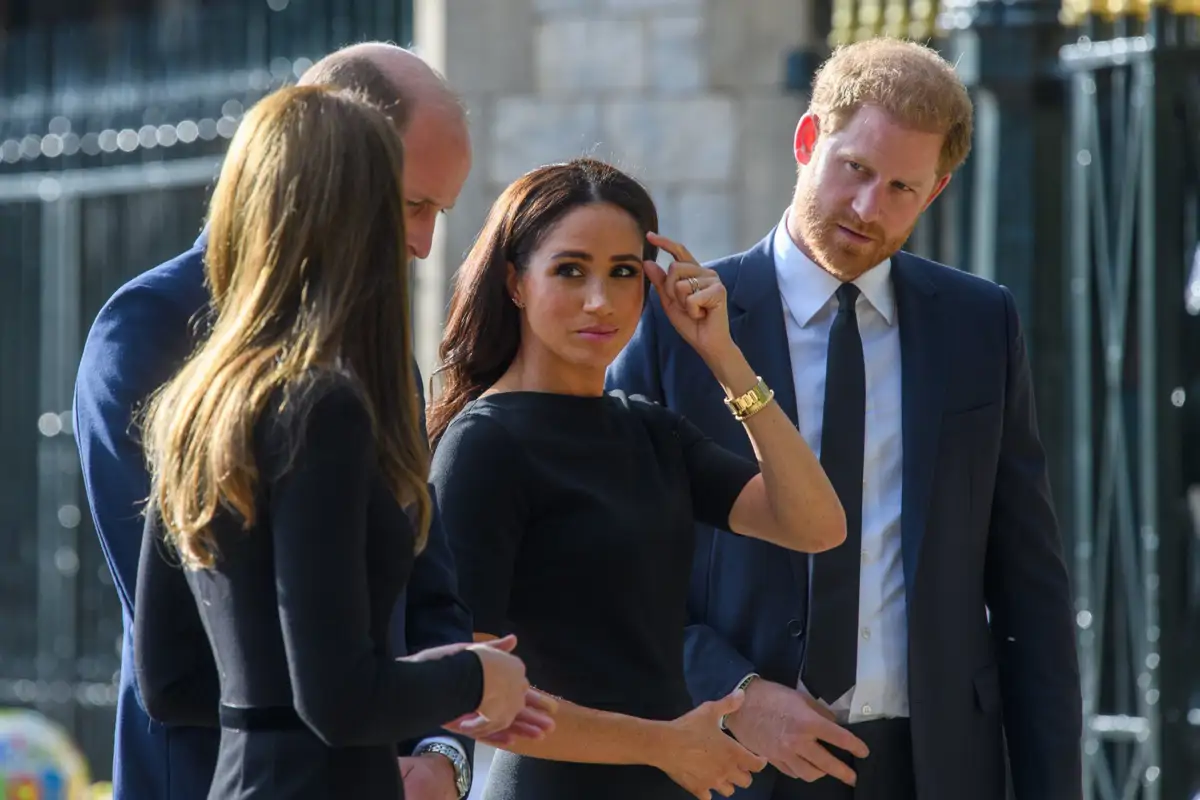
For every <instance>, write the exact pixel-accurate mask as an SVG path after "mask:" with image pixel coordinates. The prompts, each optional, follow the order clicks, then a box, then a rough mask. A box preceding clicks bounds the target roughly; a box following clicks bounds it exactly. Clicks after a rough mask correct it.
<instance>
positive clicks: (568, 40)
mask: <svg viewBox="0 0 1200 800" xmlns="http://www.w3.org/2000/svg"><path fill="white" fill-rule="evenodd" d="M415 5H416V8H415V22H416V45H417V48H418V49H419V50H420V51H421V52H422V54H423V55H424V56H425V57H427V58H429V59H430V60H431V61H432V62H433V63H434V64H436V65H437V66H438V67H439V68H440V69H441V70H442V71H443V72H444V73H445V75H446V77H447V78H448V79H449V80H450V82H451V83H452V84H453V85H454V87H455V88H456V89H457V90H458V91H459V92H460V93H461V94H462V96H463V99H464V100H465V102H466V104H467V106H468V108H469V109H470V115H471V129H472V139H473V142H474V147H475V163H474V168H473V169H472V174H471V178H470V180H469V181H468V184H467V187H466V189H465V190H464V192H463V196H462V198H461V199H460V202H459V204H458V206H457V207H456V208H455V209H454V211H453V212H452V213H451V214H450V215H449V216H448V217H447V218H446V220H445V221H444V222H443V223H442V225H441V226H440V227H441V233H440V236H439V241H438V243H437V245H436V247H435V251H434V253H433V254H432V255H431V257H430V259H429V261H428V262H427V263H425V264H423V265H421V267H420V272H419V275H418V297H419V310H418V328H417V331H418V334H417V339H418V351H419V358H420V360H421V362H422V367H424V368H425V369H426V370H428V369H429V367H430V366H432V365H433V363H434V361H435V354H436V343H437V340H438V338H439V337H440V333H441V323H442V320H443V315H444V309H445V305H446V302H447V300H448V294H447V288H448V281H449V277H450V275H451V274H452V273H453V271H454V269H455V268H456V267H457V266H458V263H459V261H460V260H461V258H462V255H463V254H464V253H465V252H466V250H467V249H469V247H470V246H471V243H472V241H473V239H474V236H475V234H476V233H477V232H478V230H479V228H480V226H481V225H482V223H483V219H484V216H485V215H486V213H487V209H488V208H489V206H490V205H491V203H492V201H493V200H494V199H495V198H496V196H497V195H498V194H499V192H500V191H501V190H502V189H503V188H504V186H505V185H507V184H508V183H509V182H510V181H512V180H513V179H515V178H517V177H519V176H520V175H521V174H523V173H524V172H526V171H527V170H529V169H531V168H533V167H536V166H538V165H541V164H545V163H548V162H551V161H555V160H561V159H567V158H571V157H573V156H578V155H581V154H592V155H595V156H597V157H601V158H604V159H606V160H610V161H612V162H613V163H615V164H616V165H618V166H620V167H622V168H624V169H626V170H627V171H629V172H630V173H631V174H633V175H634V176H636V177H637V178H639V179H640V180H642V181H643V182H644V183H645V184H646V185H647V187H648V188H649V189H650V190H651V192H652V194H653V196H654V198H655V200H656V201H657V203H658V206H659V214H660V218H661V222H662V224H661V229H662V233H663V234H664V235H667V236H671V237H672V238H676V239H679V240H680V241H682V242H684V243H685V244H686V245H687V246H688V247H689V248H690V249H691V250H692V252H693V253H694V254H696V256H697V257H699V258H701V259H709V258H715V257H718V256H721V255H725V254H728V253H732V252H736V251H738V250H742V249H745V248H747V247H750V246H751V245H753V244H754V243H755V242H757V241H758V240H759V239H760V238H762V236H763V235H765V234H766V233H767V231H768V230H769V229H770V228H771V227H772V226H773V225H774V224H775V223H776V222H777V221H778V219H779V216H780V214H781V213H782V211H783V209H784V207H785V205H786V202H787V200H788V199H789V197H790V195H791V190H792V186H793V181H794V177H795V167H794V162H793V161H792V156H791V140H792V134H793V131H794V129H795V125H796V120H797V119H798V118H799V116H800V114H801V113H802V111H803V98H802V97H800V96H797V95H794V94H788V93H786V92H785V91H784V90H783V88H782V85H783V76H784V60H785V57H786V54H787V53H788V51H789V50H791V49H793V48H796V47H800V46H804V45H807V44H808V43H809V41H808V40H809V37H810V35H811V32H810V30H809V28H810V24H809V16H808V15H809V8H810V7H811V3H810V2H808V1H807V0H416V3H415Z"/></svg>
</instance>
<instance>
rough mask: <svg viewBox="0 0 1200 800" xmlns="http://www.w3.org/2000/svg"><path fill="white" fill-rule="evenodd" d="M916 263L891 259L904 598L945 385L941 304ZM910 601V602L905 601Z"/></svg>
mask: <svg viewBox="0 0 1200 800" xmlns="http://www.w3.org/2000/svg"><path fill="white" fill-rule="evenodd" d="M919 269H920V267H919V264H918V263H916V262H915V261H914V260H913V258H912V257H911V256H909V255H907V254H905V253H903V252H901V253H897V254H896V255H895V256H894V257H893V259H892V283H893V286H894V287H895V292H896V313H897V318H898V323H899V325H900V375H901V386H902V389H901V414H902V420H903V421H902V436H903V443H904V444H903V447H904V465H903V490H902V499H901V512H900V538H901V548H902V551H903V557H904V584H905V587H906V589H907V591H908V596H909V597H910V598H911V597H912V596H913V590H914V588H915V586H916V584H915V582H914V581H915V579H916V574H917V565H918V563H919V561H920V554H921V542H922V539H923V537H924V534H925V523H926V520H927V517H928V512H929V495H930V491H931V489H932V486H933V468H934V463H935V461H936V459H937V445H938V434H939V430H940V424H941V418H942V404H943V399H944V389H945V359H944V354H943V349H942V342H943V338H942V337H943V332H942V317H941V308H940V306H939V303H938V299H937V292H936V289H935V287H934V286H933V284H932V283H931V282H930V280H929V278H928V277H927V276H926V275H922V274H920V272H919ZM910 602H911V600H910Z"/></svg>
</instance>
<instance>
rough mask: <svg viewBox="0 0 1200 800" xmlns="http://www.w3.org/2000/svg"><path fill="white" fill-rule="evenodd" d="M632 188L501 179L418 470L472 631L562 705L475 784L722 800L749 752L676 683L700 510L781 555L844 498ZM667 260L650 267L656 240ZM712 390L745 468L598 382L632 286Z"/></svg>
mask: <svg viewBox="0 0 1200 800" xmlns="http://www.w3.org/2000/svg"><path fill="white" fill-rule="evenodd" d="M657 224H658V223H657V215H656V212H655V208H654V205H653V202H652V201H651V200H650V198H649V196H648V195H647V194H646V192H645V190H644V189H643V188H642V187H641V186H640V185H638V184H637V183H636V182H635V181H634V180H632V179H631V178H629V177H628V176H626V175H624V174H622V173H621V172H619V171H617V170H615V169H613V168H612V167H610V166H608V165H605V164H603V163H600V162H598V161H594V160H590V159H583V160H578V161H573V162H571V163H568V164H559V165H553V166H548V167H543V168H541V169H538V170H535V171H533V172H532V173H530V174H528V175H526V176H525V177H523V178H521V179H520V180H519V181H517V182H516V183H515V184H513V185H512V186H510V187H509V188H508V190H507V191H505V193H504V194H503V195H502V196H501V197H500V199H499V200H498V201H497V202H496V204H495V205H494V206H493V208H492V212H491V215H490V217H489V219H488V221H487V223H486V225H485V227H484V229H483V231H482V233H481V234H480V236H479V239H478V240H477V242H476V244H475V247H474V249H473V250H472V251H471V253H470V255H468V257H467V260H466V262H465V263H464V264H463V266H462V268H461V270H460V271H459V273H458V276H457V281H456V284H455V290H454V295H453V299H452V300H451V306H450V315H449V321H448V323H447V327H446V332H445V336H444V339H443V341H442V347H441V355H442V359H443V363H444V368H443V370H442V376H443V383H442V392H441V394H440V396H439V397H438V398H437V399H436V400H435V402H434V403H433V404H432V406H431V407H430V409H429V414H428V418H429V428H430V435H431V438H432V440H433V441H434V446H435V451H434V459H433V466H432V470H431V483H432V485H433V486H434V489H435V491H436V493H437V497H438V502H439V511H440V512H441V514H442V521H443V524H444V525H445V528H446V533H447V536H448V537H449V539H450V542H451V546H452V548H453V549H454V551H455V559H456V563H457V567H458V572H459V586H460V590H461V592H462V594H463V597H464V599H465V600H466V601H467V603H468V605H470V606H471V608H472V612H473V613H474V616H475V628H476V631H477V634H476V636H477V638H478V639H480V640H487V639H489V638H492V637H496V636H503V635H507V634H512V633H516V634H517V635H518V636H519V637H520V640H521V655H522V657H523V658H524V659H525V662H526V664H527V666H528V670H529V678H530V681H531V682H532V683H533V685H534V686H535V687H536V688H538V689H540V690H542V691H544V692H548V693H550V694H552V695H555V696H558V697H559V698H560V699H561V703H560V706H559V710H558V714H557V716H556V720H555V722H556V728H555V730H554V731H553V732H552V733H551V734H550V735H548V736H547V737H546V738H545V739H543V740H541V741H536V742H520V743H517V744H516V745H510V746H506V750H507V752H498V753H497V755H496V759H495V761H494V762H493V765H492V768H491V774H490V778H489V782H488V788H487V792H486V794H485V798H486V800H564V799H565V798H570V800H589V799H590V798H595V799H596V800H617V799H619V800H669V798H677V797H690V796H692V795H694V796H696V797H701V798H706V797H709V796H710V792H717V793H720V794H722V795H729V794H731V793H732V792H733V791H734V787H735V786H746V785H748V784H749V782H750V780H751V778H752V773H753V772H755V771H757V770H759V769H761V768H762V767H763V766H764V762H763V760H762V759H760V758H758V757H757V756H755V755H754V754H753V753H751V752H750V751H748V750H746V749H744V748H743V747H741V745H739V744H738V743H737V742H736V741H735V740H734V739H732V738H731V737H728V736H726V735H725V734H724V733H722V732H721V730H720V728H719V721H720V718H721V717H722V715H724V714H728V713H730V712H732V711H734V710H735V709H736V708H737V707H738V706H739V705H740V703H741V696H740V693H738V692H735V693H733V694H731V695H730V696H729V697H727V698H725V699H723V700H721V701H719V702H716V703H706V704H704V705H702V706H700V707H699V708H697V709H694V710H693V704H692V701H691V699H690V697H689V695H688V691H687V687H686V685H685V682H684V675H683V633H684V627H685V624H686V618H685V603H686V596H687V585H688V581H689V578H690V574H691V561H692V553H693V524H694V522H695V521H696V520H700V521H703V522H704V523H707V524H710V525H716V526H719V527H722V528H727V529H731V530H733V531H736V532H739V533H742V534H745V535H747V536H754V537H758V538H761V539H766V540H768V541H771V542H774V543H776V544H779V545H782V546H784V547H788V548H791V549H794V550H801V551H809V552H816V551H820V550H823V549H827V548H830V547H833V546H836V545H837V544H838V543H839V542H841V541H842V540H843V539H844V538H845V518H844V514H843V513H842V508H841V505H840V504H839V502H838V499H837V496H836V495H835V493H834V490H833V488H832V487H831V486H830V484H829V482H828V480H827V479H826V477H825V474H824V472H822V470H821V467H820V465H819V463H818V461H817V459H816V457H815V456H814V455H813V453H812V451H811V450H809V448H808V446H807V445H806V444H805V443H804V440H803V439H802V438H801V436H800V434H799V433H798V432H797V430H796V428H795V427H794V426H793V425H792V424H791V423H790V422H789V421H788V419H787V417H786V416H785V415H784V414H783V413H782V412H781V411H780V410H779V408H778V407H777V406H776V405H775V404H774V403H772V402H771V400H770V398H771V394H770V390H769V389H768V388H767V387H765V386H763V385H762V383H761V381H760V380H759V379H758V378H757V377H756V376H755V374H754V372H753V371H752V370H751V368H750V366H749V365H748V364H747V362H746V359H745V358H744V357H743V356H742V354H741V352H740V351H739V350H738V348H737V346H736V345H735V344H734V343H733V341H732V340H731V338H730V334H729V324H728V319H727V317H726V308H725V290H724V287H723V286H722V285H721V282H720V280H719V279H718V278H717V276H716V275H715V273H713V272H712V271H710V270H706V269H702V268H701V267H699V266H698V265H696V263H695V261H694V259H692V258H691V256H690V255H689V254H688V253H687V251H686V250H685V249H684V248H683V247H682V246H680V245H677V244H675V243H673V242H671V241H670V240H668V239H665V238H663V237H661V236H658V235H657V234H655V233H654V231H655V230H656V228H657ZM656 246H658V247H662V248H663V249H665V250H667V251H668V252H669V253H670V254H671V255H673V256H674V257H675V259H676V261H675V263H674V264H673V265H672V266H671V268H670V270H669V271H664V270H662V269H661V268H660V267H659V266H658V265H657V264H656V263H655V262H654V259H655V257H656V256H657V247H656ZM647 278H648V279H649V283H652V284H653V286H654V289H655V290H656V291H657V292H658V293H659V295H660V297H661V298H662V300H663V305H664V307H665V309H666V312H667V314H668V315H669V317H670V319H671V321H672V322H673V323H674V325H675V327H676V328H677V329H678V331H679V333H680V334H681V335H682V336H683V337H684V338H685V339H686V340H687V341H688V342H689V343H691V345H692V346H693V347H694V348H695V349H696V351H697V353H698V354H699V355H700V356H701V357H702V358H703V359H704V361H705V362H706V363H707V364H708V366H709V367H710V368H711V369H712V373H713V377H714V379H715V380H717V381H718V382H719V383H720V384H721V385H722V386H723V387H725V389H726V393H727V395H728V397H729V404H730V410H731V412H733V413H734V416H735V417H737V418H738V419H740V420H741V421H742V422H743V424H744V425H745V427H746V431H747V433H748V434H749V436H750V439H751V440H752V442H753V444H754V447H755V450H756V452H757V454H758V456H759V461H760V463H754V462H749V461H745V460H743V459H741V458H739V457H737V456H735V455H733V454H731V453H729V452H727V451H725V450H723V449H722V448H720V447H718V446H717V445H716V444H714V443H713V442H712V441H711V440H709V439H707V438H706V437H705V436H704V435H703V434H701V433H700V432H699V431H698V430H697V429H696V428H695V427H694V426H693V425H691V424H690V423H688V422H687V421H686V420H684V419H682V418H680V417H679V416H677V415H676V414H675V413H673V412H671V411H669V410H667V409H665V408H662V407H660V406H657V405H653V404H651V403H649V402H647V401H644V400H642V399H639V398H636V397H625V396H624V395H622V394H620V393H617V392H613V393H608V394H606V393H605V392H604V379H605V370H606V368H607V367H608V366H609V364H610V363H611V362H612V361H613V359H614V358H615V357H616V356H617V354H618V353H619V352H620V350H621V348H622V347H623V346H624V345H625V344H626V343H627V342H628V341H629V339H630V337H631V336H632V335H633V332H634V329H635V327H636V326H637V324H638V319H639V317H640V315H641V312H642V306H643V303H644V302H645V299H646V292H647V291H649V286H648V282H647Z"/></svg>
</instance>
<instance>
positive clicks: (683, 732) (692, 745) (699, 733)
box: [654, 691, 767, 800]
mask: <svg viewBox="0 0 1200 800" xmlns="http://www.w3.org/2000/svg"><path fill="white" fill-rule="evenodd" d="M743 699H744V694H743V693H742V692H740V691H738V692H733V693H731V694H729V695H728V696H726V697H723V698H722V699H720V700H715V701H712V702H708V703H703V704H702V705H700V706H699V707H697V708H696V709H694V710H693V711H691V712H689V713H687V714H685V715H683V716H682V717H680V718H679V719H677V720H675V721H673V722H671V723H669V724H668V726H667V730H668V731H670V733H669V735H668V737H667V741H665V742H664V743H663V746H662V748H661V751H660V752H659V753H658V755H657V758H656V759H655V762H656V763H655V764H654V766H656V767H658V768H659V769H661V770H662V771H663V772H665V773H667V775H669V776H670V777H671V780H673V781H675V782H676V783H677V784H679V785H680V786H682V787H683V788H684V789H687V790H688V791H689V792H691V793H692V794H693V795H695V796H696V797H698V798H700V800H711V798H712V793H713V792H716V793H717V794H719V795H721V796H722V797H729V796H730V795H732V794H733V793H734V791H736V789H737V788H739V787H740V788H743V789H744V788H746V787H747V786H749V785H750V782H751V780H753V777H754V773H755V772H758V771H760V770H762V769H763V768H764V767H766V765H767V760H766V759H765V758H761V757H759V756H756V755H755V754H754V753H752V752H750V751H749V750H747V749H746V748H745V747H743V746H742V745H740V744H738V743H737V742H736V741H734V740H733V739H731V738H729V737H728V736H726V735H725V734H724V732H722V731H721V727H720V721H721V717H722V716H723V715H725V714H730V713H733V712H734V711H736V710H737V709H738V708H740V707H741V705H742V701H743Z"/></svg>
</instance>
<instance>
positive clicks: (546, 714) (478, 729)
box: [402, 636, 558, 747]
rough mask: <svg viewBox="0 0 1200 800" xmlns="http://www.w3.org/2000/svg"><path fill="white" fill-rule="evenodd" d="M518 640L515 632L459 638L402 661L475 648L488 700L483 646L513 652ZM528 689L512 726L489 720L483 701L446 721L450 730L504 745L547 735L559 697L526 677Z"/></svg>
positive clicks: (508, 652) (437, 656)
mask: <svg viewBox="0 0 1200 800" xmlns="http://www.w3.org/2000/svg"><path fill="white" fill-rule="evenodd" d="M516 645H517V640H516V637H514V636H506V637H504V638H503V639H493V640H490V642H486V643H481V644H472V643H470V642H458V643H455V644H444V645H442V646H437V648H428V649H427V650H421V651H420V652H416V654H414V655H410V656H406V657H404V658H402V661H433V660H437V658H445V657H446V656H451V655H454V654H456V652H461V651H462V650H473V651H474V652H475V655H476V656H479V657H480V661H482V662H484V699H485V702H486V700H487V670H488V661H486V660H485V655H480V652H479V649H480V648H491V649H493V650H499V651H500V652H504V654H510V652H511V651H512V650H514V649H515V648H516ZM509 658H512V660H514V661H516V662H517V663H520V664H521V676H522V680H524V663H523V662H521V660H520V658H517V657H516V656H511V655H510V656H509ZM524 685H526V692H524V704H523V706H522V708H521V710H520V711H517V715H516V717H514V720H512V722H511V723H510V724H508V726H505V727H502V728H496V726H494V724H486V723H485V720H484V717H485V716H486V712H485V711H484V706H482V705H480V708H479V710H476V711H475V712H473V714H467V715H463V716H461V717H458V718H457V720H452V721H450V722H448V723H446V724H445V726H444V727H445V728H446V730H452V732H454V733H457V734H461V735H463V736H469V738H472V739H476V740H479V741H482V742H486V744H488V745H492V746H494V747H503V746H504V745H510V744H512V742H514V741H515V740H517V739H544V738H545V736H546V734H548V733H550V732H551V730H553V729H554V714H556V712H557V711H558V700H556V699H554V698H553V697H551V696H550V694H546V693H544V692H539V691H538V690H535V688H533V687H530V686H529V684H528V681H526V684H524Z"/></svg>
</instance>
